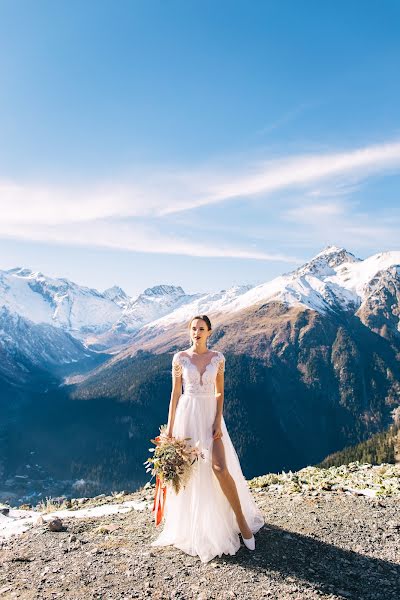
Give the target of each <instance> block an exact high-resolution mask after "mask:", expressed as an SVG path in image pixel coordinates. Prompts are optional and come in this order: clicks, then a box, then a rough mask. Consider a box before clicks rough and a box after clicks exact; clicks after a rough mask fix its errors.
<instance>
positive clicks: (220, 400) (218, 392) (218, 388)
mask: <svg viewBox="0 0 400 600" xmlns="http://www.w3.org/2000/svg"><path fill="white" fill-rule="evenodd" d="M224 371H225V357H223V358H222V359H221V362H220V363H219V367H218V371H217V376H216V378H215V399H216V401H217V413H216V415H215V419H216V420H217V419H218V420H219V422H220V423H221V419H222V414H223V408H224Z"/></svg>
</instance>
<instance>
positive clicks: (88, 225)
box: [0, 142, 400, 263]
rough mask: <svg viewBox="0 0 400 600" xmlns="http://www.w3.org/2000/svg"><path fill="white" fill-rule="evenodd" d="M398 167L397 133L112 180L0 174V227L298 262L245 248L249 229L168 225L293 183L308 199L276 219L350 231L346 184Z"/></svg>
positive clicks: (158, 249) (155, 249)
mask: <svg viewBox="0 0 400 600" xmlns="http://www.w3.org/2000/svg"><path fill="white" fill-rule="evenodd" d="M399 170H400V142H391V143H386V144H380V145H371V146H366V147H363V148H358V149H355V150H351V151H344V152H335V153H324V154H308V155H298V156H290V157H286V158H279V159H273V160H265V161H263V162H257V163H253V164H247V165H245V164H243V165H242V166H241V167H240V168H237V166H235V168H234V169H233V168H232V169H231V170H230V169H229V168H228V167H227V166H226V165H225V166H224V167H223V168H222V167H221V168H218V169H217V168H211V167H210V166H208V167H204V166H203V167H199V168H198V169H192V170H190V171H189V170H187V169H182V170H179V169H170V170H163V171H160V170H158V171H157V170H155V169H154V170H152V171H150V170H147V171H146V172H145V171H142V173H141V174H140V175H139V174H136V176H131V177H130V178H126V179H124V180H122V178H121V181H118V182H117V181H112V180H107V181H104V180H100V181H97V182H94V183H92V184H86V185H67V184H66V185H55V184H52V185H50V184H46V183H38V182H34V183H21V182H16V181H12V180H2V181H1V180H0V211H1V213H0V215H1V216H0V236H2V237H13V238H16V239H25V240H28V239H30V240H42V241H52V242H53V243H62V244H82V245H93V246H103V247H110V248H111V247H113V248H124V249H126V250H134V251H140V252H149V253H168V254H183V255H189V256H218V257H228V256H230V257H236V258H251V259H256V260H267V261H283V262H288V263H290V262H292V263H296V262H297V263H298V262H300V259H298V258H297V257H296V256H292V255H287V254H286V253H285V252H282V253H279V252H272V253H270V252H264V251H262V250H260V251H258V250H253V248H252V246H251V243H250V237H251V234H250V232H249V234H248V235H247V238H248V240H249V243H243V240H242V243H238V239H236V240H235V239H233V241H232V238H233V237H234V236H227V235H226V236H225V237H224V238H221V239H218V238H217V237H216V235H211V237H210V236H209V239H207V235H205V236H201V235H200V236H199V237H198V238H197V239H196V238H194V237H191V236H190V233H189V232H186V231H185V232H183V233H175V234H173V233H172V230H173V229H174V228H173V227H172V226H171V224H172V223H173V220H174V219H178V215H179V213H182V214H183V211H190V210H192V209H195V208H198V207H206V206H210V207H213V206H215V205H216V204H218V203H222V202H230V201H233V200H235V199H238V198H240V199H241V200H246V199H253V198H258V199H260V200H262V201H265V206H267V207H268V206H271V205H270V204H269V200H270V197H271V198H272V197H273V194H276V193H277V192H280V191H281V190H285V189H288V190H289V189H291V191H292V192H293V191H296V190H299V192H300V195H302V197H303V198H306V201H305V202H304V203H303V204H302V205H301V206H299V204H296V205H294V206H291V207H290V206H286V208H285V209H284V210H283V212H282V214H281V215H280V217H281V221H282V222H284V221H286V222H287V223H288V222H292V223H293V224H297V225H299V224H302V225H303V226H311V227H314V226H315V227H316V228H317V227H321V223H322V228H320V232H322V231H325V232H326V233H327V234H328V233H330V231H331V229H332V227H333V224H335V226H336V227H337V228H339V227H340V228H341V229H340V230H339V229H338V233H340V235H342V234H343V232H344V231H348V235H358V234H357V233H356V231H355V230H356V229H357V227H355V226H354V224H353V225H352V230H351V231H350V229H349V227H350V224H349V222H348V221H347V222H346V220H345V212H346V210H348V203H346V204H345V202H344V201H345V197H346V193H348V192H349V190H350V191H351V190H354V189H357V186H360V185H361V184H362V183H363V182H365V180H366V179H367V178H368V177H370V176H372V175H378V174H379V175H382V174H385V173H388V172H391V171H393V172H396V171H399ZM327 195H329V196H330V198H329V197H326V196H327ZM334 196H336V198H335V199H333V197H334ZM187 214H190V213H187ZM211 215H212V213H211ZM318 224H319V225H318ZM224 225H225V226H226V223H225V224H224ZM281 225H282V223H281ZM359 226H360V231H359V235H360V237H362V235H363V234H362V231H361V229H363V230H365V228H368V227H369V226H370V224H369V223H367V222H366V220H365V219H361V220H359ZM245 228H246V223H244V227H243V229H245ZM175 231H178V228H175ZM205 233H206V234H207V232H205ZM297 233H298V234H299V235H301V234H300V232H297ZM286 234H287V232H286ZM274 237H275V236H274ZM330 239H332V238H330ZM263 246H264V248H266V247H268V244H267V245H265V244H263Z"/></svg>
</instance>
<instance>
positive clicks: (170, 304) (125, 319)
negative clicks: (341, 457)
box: [112, 285, 199, 332]
mask: <svg viewBox="0 0 400 600" xmlns="http://www.w3.org/2000/svg"><path fill="white" fill-rule="evenodd" d="M198 295H199V294H197V295H187V294H185V292H184V291H183V289H182V288H181V287H180V286H174V285H157V286H155V287H151V288H147V289H145V290H144V292H143V293H142V294H140V295H139V296H138V297H137V298H132V299H130V301H129V302H128V303H127V304H126V306H125V307H124V312H123V314H122V316H121V317H120V319H118V321H117V322H116V323H115V324H114V325H113V327H112V329H113V331H117V330H123V331H127V332H131V331H137V330H138V329H140V328H141V327H142V326H143V325H145V324H146V323H149V322H150V321H154V320H156V319H158V318H160V317H162V316H163V315H165V314H168V313H170V312H171V311H173V310H174V309H176V308H178V307H180V306H182V305H184V304H187V303H189V302H191V301H193V300H194V299H195V298H196V297H197V296H198Z"/></svg>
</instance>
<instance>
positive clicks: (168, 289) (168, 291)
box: [141, 284, 185, 296]
mask: <svg viewBox="0 0 400 600" xmlns="http://www.w3.org/2000/svg"><path fill="white" fill-rule="evenodd" d="M141 295H143V296H183V295H185V292H184V291H183V289H182V288H181V286H180V285H179V286H176V285H165V284H161V285H155V286H153V287H150V288H146V289H145V290H144V292H143V293H142V294H141Z"/></svg>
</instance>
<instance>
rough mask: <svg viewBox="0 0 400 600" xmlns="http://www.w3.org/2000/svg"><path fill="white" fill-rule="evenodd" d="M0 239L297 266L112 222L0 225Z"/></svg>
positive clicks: (276, 256) (288, 259) (281, 258)
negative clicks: (249, 260)
mask: <svg viewBox="0 0 400 600" xmlns="http://www.w3.org/2000/svg"><path fill="white" fill-rule="evenodd" d="M0 237H3V238H12V239H21V240H30V241H41V242H50V243H55V244H63V245H69V246H71V245H73V246H91V247H99V248H100V247H101V248H113V249H119V250H128V251H134V252H145V253H150V254H176V255H184V256H197V257H204V258H240V259H252V260H262V261H271V262H284V263H291V264H299V263H301V262H302V260H301V259H299V258H298V257H296V256H293V255H292V256H290V255H288V254H285V253H279V252H262V251H257V250H253V249H248V248H246V247H243V248H242V247H238V246H237V245H236V246H235V245H233V244H226V243H221V244H219V245H215V244H214V245H213V244H209V243H198V242H195V241H193V240H191V239H190V238H185V237H184V236H180V237H179V238H178V237H174V236H172V235H168V234H164V233H162V232H160V230H157V229H156V228H155V227H149V226H147V225H143V224H142V223H141V224H140V225H138V224H137V223H135V222H132V221H131V222H123V221H114V220H112V219H111V220H109V219H108V220H107V219H104V220H96V221H93V222H91V223H90V225H88V224H87V223H82V222H77V223H68V224H64V225H57V226H54V225H40V226H34V227H33V226H31V225H28V224H19V225H18V226H14V227H10V226H9V225H8V226H5V225H4V223H0Z"/></svg>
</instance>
